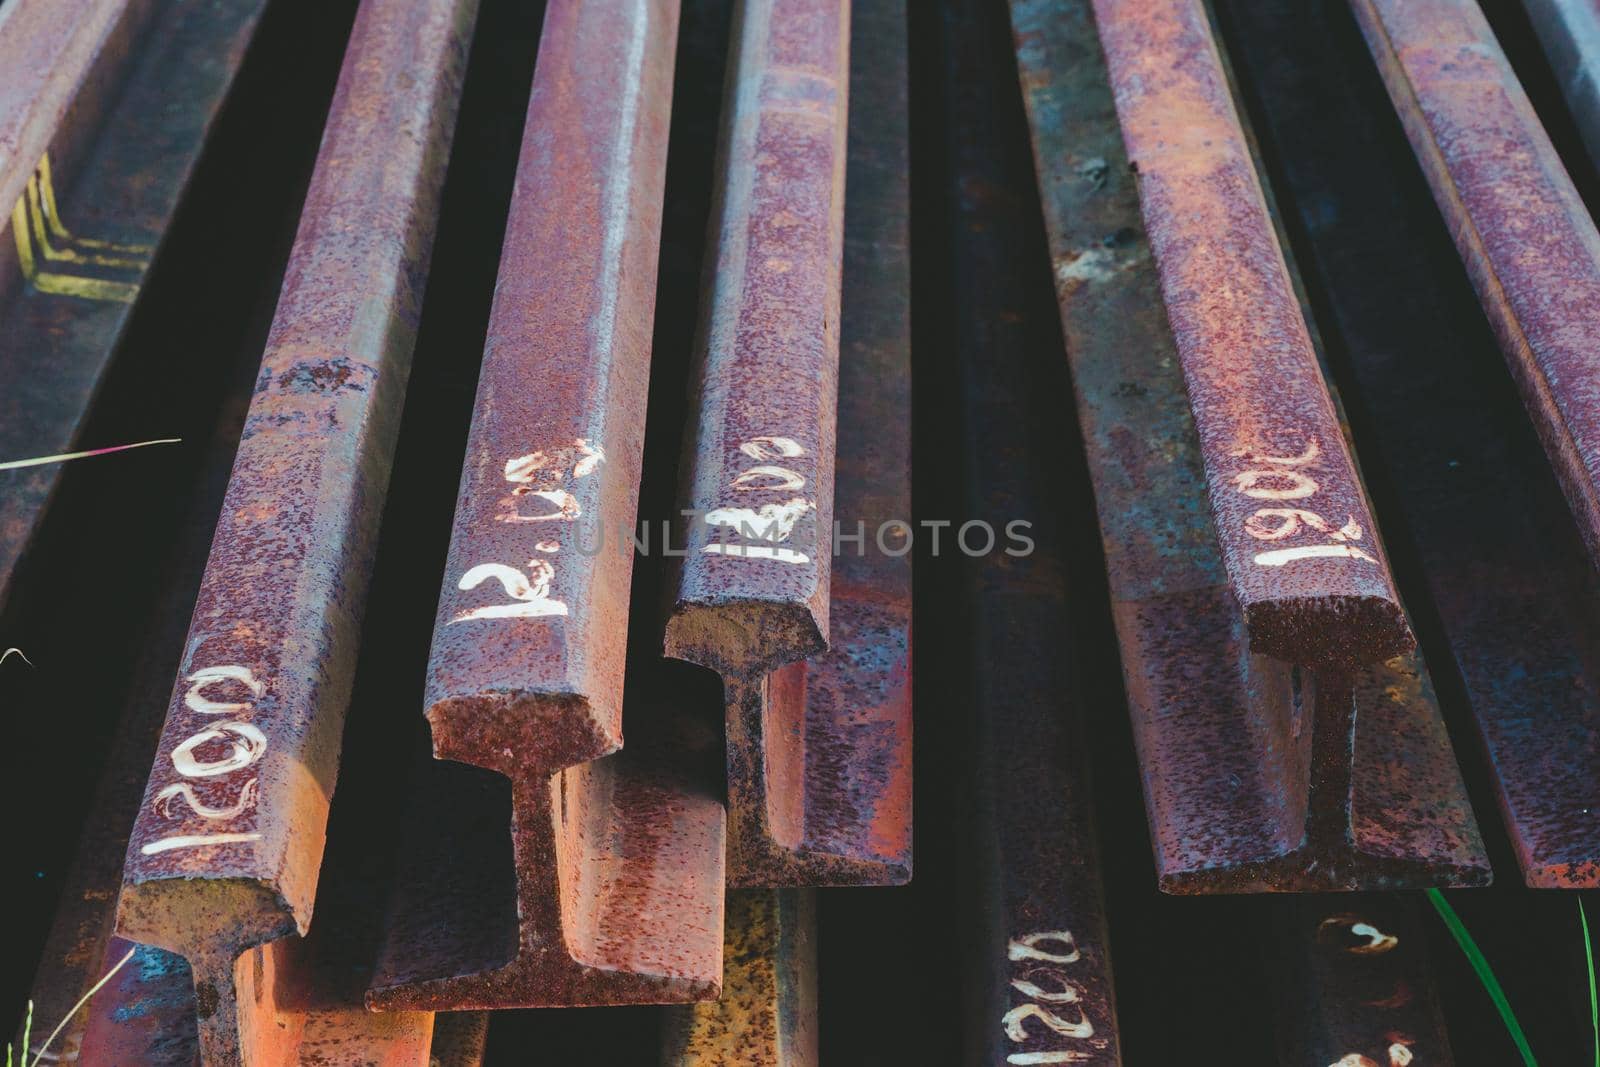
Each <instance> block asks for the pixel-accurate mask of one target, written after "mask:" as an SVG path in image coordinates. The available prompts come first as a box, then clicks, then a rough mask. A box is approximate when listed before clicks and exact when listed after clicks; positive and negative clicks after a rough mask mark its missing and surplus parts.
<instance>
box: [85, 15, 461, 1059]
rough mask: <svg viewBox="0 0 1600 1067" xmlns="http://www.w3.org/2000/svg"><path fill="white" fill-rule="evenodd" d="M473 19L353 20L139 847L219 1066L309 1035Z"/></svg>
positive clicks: (149, 935) (130, 885) (274, 1051)
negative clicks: (325, 866) (365, 656)
mask: <svg viewBox="0 0 1600 1067" xmlns="http://www.w3.org/2000/svg"><path fill="white" fill-rule="evenodd" d="M475 10H476V4H475V3H474V2H473V0H436V2H432V3H429V4H426V5H414V4H410V3H401V2H398V0H368V2H366V3H365V4H363V5H362V8H361V10H360V12H359V13H358V15H357V20H356V24H355V28H354V30H353V31H352V36H351V41H350V45H349V48H348V50H347V52H346V56H345V63H344V67H343V70H342V73H341V75H340V79H339V84H338V88H337V90H336V92H335V95H334V100H333V104H332V107H331V110H330V113H329V119H328V123H327V127H326V129H325V131H324V135H323V142H322V149H321V152H320V154H319V157H318V162H317V168H316V172H315V173H314V175H313V177H312V181H311V187H310V190H309V192H308V194H307V198H306V203H305V208H304V212H303V215H302V219H301V225H300V230H299V233H298V235H297V237H296V241H295V247H294V250H293V252H292V253H291V256H290V260H289V266H288V269H287V274H286V277H285V281H284V287H283V292H282V294H281V296H280V298H279V302H278V308H277V314H276V317H275V319H274V322H273V328H272V331H271V333H270V334H269V336H268V340H267V350H266V353H265V354H264V356H263V359H262V367H261V372H260V375H259V377H258V379H257V385H256V395H255V398H254V400H253V401H252V404H251V410H250V414H249V417H248V418H247V420H246V423H245V429H244V436H243V440H242V442H241V444H240V447H239V452H238V455H237V458H236V460H235V463H234V469H233V478H232V481H231V483H230V484H229V487H228V494H227V497H226V499H225V501H224V504H223V509H222V515H221V518H220V520H219V523H218V527H217V532H216V536H215V539H214V541H213V543H212V550H211V556H210V559H209V560H208V562H207V564H206V573H205V577H204V580H203V581H202V583H201V588H200V594H199V598H198V602H197V604H196V607H195V611H194V615H193V619H192V621H191V623H190V629H189V636H188V638H187V640H186V642H185V647H184V654H183V657H182V659H181V660H180V664H179V671H178V679H177V683H176V686H175V687H174V690H173V695H172V700H171V704H170V705H169V712H168V718H167V723H166V726H165V728H164V730H163V732H162V737H161V743H160V745H159V746H158V748H157V753H158V754H157V756H156V762H155V767H154V769H153V770H152V772H151V775H150V779H149V783H148V785H147V787H146V792H145V798H144V801H143V803H142V804H141V806H140V808H139V814H138V818H137V822H136V823H135V826H134V831H133V836H132V839H131V841H130V843H129V848H128V854H127V859H126V861H125V868H124V872H123V888H122V894H121V899H120V901H119V904H118V914H117V929H118V932H119V933H120V934H122V935H124V936H126V937H128V938H130V939H132V940H137V941H140V942H142V943H146V944H152V945H158V946H160V947H162V948H166V949H168V950H170V951H174V952H178V953H180V954H182V955H183V956H185V957H186V958H187V959H188V961H189V963H190V965H191V967H192V968H193V969H194V972H195V987H196V994H197V1005H198V1011H199V1016H200V1040H201V1047H202V1055H203V1058H204V1059H205V1060H206V1062H208V1063H212V1064H223V1063H239V1062H241V1061H246V1060H248V1061H254V1060H256V1059H258V1058H259V1059H260V1060H262V1061H264V1062H271V1061H273V1060H274V1059H275V1058H281V1057H283V1056H285V1055H288V1054H289V1050H290V1049H292V1048H293V1046H294V1044H295V1042H296V1041H297V1040H298V1039H299V1036H300V1033H299V1027H298V1025H297V1024H298V1022H299V1021H301V1017H300V1016H298V1015H297V1014H296V1013H294V1011H293V1005H292V1004H291V1003H289V1000H288V998H289V997H290V996H291V995H292V992H293V990H294V988H295V978H294V977H293V976H292V975H290V974H289V973H288V972H287V971H286V970H285V969H286V968H290V967H292V966H293V964H294V960H293V959H292V957H293V956H294V955H295V950H294V949H293V948H292V947H291V946H290V945H289V944H288V942H286V941H285V940H284V939H288V940H289V941H292V940H294V939H293V936H292V935H295V934H301V935H303V934H304V933H305V932H306V929H307V926H308V924H309V923H310V920H311V912H312V906H313V899H314V896H315V892H316V886H317V873H318V867H319V865H320V863H321V861H322V852H323V845H324V835H325V832H326V825H327V816H328V804H329V798H330V797H331V795H332V793H333V789H334V781H335V779H336V777H337V769H338V761H339V743H340V735H341V730H342V726H343V722H344V714H345V710H346V706H347V704H348V701H349V696H350V686H351V681H352V674H353V670H354V660H355V646H356V642H357V638H358V631H359V626H360V621H361V617H362V613H363V607H364V602H365V596H366V587H367V583H368V580H369V578H370V574H371V562H372V550H373V541H374V539H375V527H376V525H377V519H378V514H379V510H380V508H381V506H382V502H383V499H384V495H385V492H386V490H387V482H388V469H389V464H390V461H391V458H392V453H393V447H394V437H395V433H396V429H397V425H398V420H399V408H400V404H401V400H402V398H403V395H404V392H405V379H406V376H407V372H408V369H409V363H410V356H411V348H412V344H413V341H414V339H415V330H416V314H417V308H418V304H419V301H420V297H421V288H422V285H423V281H424V279H425V277H426V273H427V263H428V257H429V253H430V249H431V246H432V237H433V226H434V217H435V213H436V211H437V202H438V192H439V186H440V184H441V182H442V180H443V172H444V165H445V160H446V157H447V154H448V146H449V141H450V131H451V129H452V127H453V125H454V116H455V108H456V102H457V98H458V94H459V86H460V80H461V75H462V67H463V65H464V62H465V52H466V38H467V35H468V33H469V32H470V28H471V25H472V20H473V15H474V13H475ZM396 130H403V131H405V133H406V136H404V137H400V138H397V137H396V136H395V131H396ZM380 146H381V149H380ZM351 279H356V280H357V281H356V282H355V283H352V281H351Z"/></svg>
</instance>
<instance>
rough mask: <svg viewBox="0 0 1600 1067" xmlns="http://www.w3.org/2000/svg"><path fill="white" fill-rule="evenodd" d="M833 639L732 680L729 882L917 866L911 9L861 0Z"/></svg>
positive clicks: (857, 7)
mask: <svg viewBox="0 0 1600 1067" xmlns="http://www.w3.org/2000/svg"><path fill="white" fill-rule="evenodd" d="M852 19H853V23H854V28H855V32H853V33H852V35H851V42H852V45H851V47H852V55H851V67H852V70H851V81H852V88H851V93H852V97H853V99H854V100H855V102H856V104H857V105H858V106H857V107H856V108H855V109H854V110H853V111H852V113H851V121H850V132H849V161H848V166H847V170H848V175H847V182H846V184H847V188H848V190H849V192H848V194H847V196H846V200H845V235H844V267H843V280H844V294H845V295H844V297H843V301H842V304H843V307H842V322H841V325H840V339H839V345H840V356H839V400H838V413H839V432H838V458H837V463H836V473H835V479H834V515H835V517H836V522H837V523H838V524H839V535H838V538H837V543H836V544H837V547H836V554H835V555H834V558H833V575H832V587H831V589H830V597H829V599H830V601H831V604H830V627H829V628H830V630H831V632H832V640H831V647H830V648H829V650H827V651H825V652H819V653H817V654H816V655H814V656H812V657H811V658H810V659H808V660H805V661H803V662H802V663H797V664H793V665H791V666H788V667H785V668H782V669H780V670H779V671H776V672H774V673H773V674H772V675H770V676H766V677H763V678H754V679H753V678H745V677H741V676H739V675H736V674H730V675H728V676H727V677H726V678H725V686H726V698H727V705H728V708H727V741H728V745H727V747H728V822H729V826H728V854H729V860H728V880H729V884H730V885H883V884H894V883H900V882H904V881H906V880H908V879H909V878H910V877H911V556H910V548H911V544H910V535H909V530H908V528H906V527H905V526H903V525H897V523H899V524H903V523H905V522H906V521H907V519H908V517H909V516H910V515H911V360H910V355H911V321H910V312H911V308H910V298H911V292H910V281H911V263H910V233H909V225H910V218H909V216H910V203H909V189H908V174H907V171H908V163H909V156H908V145H907V140H908V129H907V114H906V39H905V10H904V7H903V5H902V4H901V3H899V2H898V0H889V2H882V0H873V2H861V0H857V2H856V3H855V4H854V5H853V11H852Z"/></svg>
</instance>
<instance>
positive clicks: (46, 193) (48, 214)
mask: <svg viewBox="0 0 1600 1067" xmlns="http://www.w3.org/2000/svg"><path fill="white" fill-rule="evenodd" d="M38 175H39V199H40V201H41V202H42V204H43V207H44V221H45V224H46V225H47V226H49V228H50V232H51V233H53V234H55V235H56V239H57V240H60V241H71V242H73V243H74V244H77V245H80V246H82V247H84V248H99V249H104V250H105V251H107V252H126V253H128V254H129V255H136V256H137V255H144V256H147V255H149V254H150V253H151V252H152V251H154V249H153V248H151V246H150V245H119V244H114V243H113V242H111V241H97V240H94V239H93V238H89V237H74V236H73V235H72V231H70V230H68V229H67V224H66V223H64V222H62V221H61V212H60V210H59V209H58V208H57V207H56V188H55V181H54V180H53V179H52V178H51V175H50V153H49V152H46V153H45V154H44V155H43V156H41V157H40V158H39V166H38Z"/></svg>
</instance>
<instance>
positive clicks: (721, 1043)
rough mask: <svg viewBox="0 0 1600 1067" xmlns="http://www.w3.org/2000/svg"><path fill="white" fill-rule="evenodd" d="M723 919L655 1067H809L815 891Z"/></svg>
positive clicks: (787, 894)
mask: <svg viewBox="0 0 1600 1067" xmlns="http://www.w3.org/2000/svg"><path fill="white" fill-rule="evenodd" d="M857 10H858V11H859V10H860V5H858V6H857ZM726 923H727V926H726V933H725V935H724V939H723V940H724V944H725V946H726V950H725V954H724V956H723V971H722V997H721V998H720V999H719V1000H715V1001H711V1002H708V1003H705V1004H694V1005H687V1006H683V1007H675V1008H672V1009H670V1010H669V1014H668V1017H667V1018H666V1020H665V1021H664V1022H663V1024H662V1034H663V1037H662V1051H661V1063H662V1067H815V1065H816V1063H817V903H816V894H815V892H813V891H812V890H809V889H743V890H733V891H731V892H729V894H728V907H727V919H726Z"/></svg>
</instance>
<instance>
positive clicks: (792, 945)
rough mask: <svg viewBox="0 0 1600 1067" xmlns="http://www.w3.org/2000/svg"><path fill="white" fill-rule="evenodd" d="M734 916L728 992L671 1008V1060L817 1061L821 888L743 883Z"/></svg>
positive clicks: (686, 1066)
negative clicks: (745, 886) (753, 886)
mask: <svg viewBox="0 0 1600 1067" xmlns="http://www.w3.org/2000/svg"><path fill="white" fill-rule="evenodd" d="M727 923H728V925H727V933H726V945H727V954H726V955H725V957H724V965H723V976H722V996H721V997H720V998H719V999H717V1000H715V1001H710V1002H706V1003H701V1004H693V1005H685V1006H681V1007H674V1008H670V1009H668V1012H669V1015H668V1017H667V1019H666V1020H665V1023H664V1025H663V1029H662V1041H661V1063H662V1064H663V1067H734V1065H735V1064H737V1065H739V1067H815V1065H816V1063H817V901H816V893H815V891H814V890H810V889H736V890H734V891H732V892H730V893H729V894H728V911H727Z"/></svg>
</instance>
